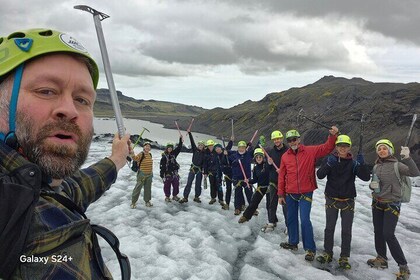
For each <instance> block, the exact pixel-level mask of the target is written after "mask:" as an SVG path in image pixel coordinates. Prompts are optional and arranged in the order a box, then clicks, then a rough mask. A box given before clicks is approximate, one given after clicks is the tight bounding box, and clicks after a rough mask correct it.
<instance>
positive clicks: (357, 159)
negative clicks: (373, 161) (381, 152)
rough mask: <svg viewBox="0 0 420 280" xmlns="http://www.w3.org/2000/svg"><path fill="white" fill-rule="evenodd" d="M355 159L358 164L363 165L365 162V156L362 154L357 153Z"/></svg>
mask: <svg viewBox="0 0 420 280" xmlns="http://www.w3.org/2000/svg"><path fill="white" fill-rule="evenodd" d="M356 161H357V162H358V163H359V164H360V165H363V164H365V157H364V156H363V155H362V154H358V155H357V158H356Z"/></svg>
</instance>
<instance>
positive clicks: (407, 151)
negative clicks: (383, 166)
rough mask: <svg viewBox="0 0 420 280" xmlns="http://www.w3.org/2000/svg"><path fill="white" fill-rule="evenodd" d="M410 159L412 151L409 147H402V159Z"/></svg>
mask: <svg viewBox="0 0 420 280" xmlns="http://www.w3.org/2000/svg"><path fill="white" fill-rule="evenodd" d="M409 157H410V149H409V148H408V147H403V146H401V159H407V158H409Z"/></svg>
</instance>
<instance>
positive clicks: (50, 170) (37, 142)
mask: <svg viewBox="0 0 420 280" xmlns="http://www.w3.org/2000/svg"><path fill="white" fill-rule="evenodd" d="M16 123H17V125H16V136H17V138H18V142H19V144H20V147H21V148H22V150H23V154H24V155H25V156H26V157H27V158H28V159H29V161H31V162H33V163H35V164H36V165H38V166H39V168H40V169H41V171H42V172H43V173H44V174H45V175H47V176H49V177H50V178H52V179H63V178H65V177H69V176H71V175H73V174H74V173H75V172H76V171H77V170H78V169H79V168H80V167H81V166H82V164H83V163H84V162H85V160H86V158H87V155H88V153H89V148H90V143H91V141H92V136H93V129H91V130H90V131H88V132H87V133H85V134H83V133H82V132H81V130H80V128H79V127H78V126H77V125H76V124H74V123H71V122H68V121H65V120H63V121H57V122H54V123H48V124H46V125H44V126H43V127H41V128H40V130H39V131H37V132H35V131H34V130H33V128H32V126H31V119H30V118H29V117H25V116H22V115H21V114H19V113H18V114H17V121H16ZM57 128H59V129H60V130H64V131H68V132H72V133H74V134H76V135H78V137H79V139H78V141H77V148H76V149H74V148H73V147H68V146H58V145H55V144H49V143H46V142H45V140H46V138H47V136H49V135H50V134H51V132H53V131H54V130H57Z"/></svg>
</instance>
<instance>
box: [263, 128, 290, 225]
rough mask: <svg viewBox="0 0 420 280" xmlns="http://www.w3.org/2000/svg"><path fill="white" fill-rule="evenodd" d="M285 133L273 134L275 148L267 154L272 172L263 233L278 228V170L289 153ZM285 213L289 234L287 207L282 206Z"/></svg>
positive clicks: (285, 222) (275, 132)
mask: <svg viewBox="0 0 420 280" xmlns="http://www.w3.org/2000/svg"><path fill="white" fill-rule="evenodd" d="M283 139H284V137H283V133H281V131H280V130H274V131H273V132H272V133H271V141H272V142H273V146H272V148H271V149H267V153H268V155H269V158H267V163H268V164H269V165H268V169H269V172H270V183H269V187H268V190H267V193H266V201H267V215H268V223H267V224H265V225H264V226H263V227H262V228H261V231H262V232H271V231H273V230H274V228H275V227H276V226H277V222H278V219H277V206H278V199H279V196H278V194H277V185H278V178H279V173H278V171H279V170H277V168H279V166H280V161H281V157H282V156H283V154H284V153H285V152H286V151H287V147H286V145H285V144H284V143H283ZM282 211H283V218H284V224H285V229H284V232H287V207H286V205H282Z"/></svg>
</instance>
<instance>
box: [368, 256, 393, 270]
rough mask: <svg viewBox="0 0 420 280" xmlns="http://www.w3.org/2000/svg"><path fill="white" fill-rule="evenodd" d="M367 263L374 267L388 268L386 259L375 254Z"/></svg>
mask: <svg viewBox="0 0 420 280" xmlns="http://www.w3.org/2000/svg"><path fill="white" fill-rule="evenodd" d="M367 264H368V265H369V266H370V267H374V268H388V261H387V260H385V259H384V258H382V257H380V256H377V257H376V258H374V259H369V260H368V261H367Z"/></svg>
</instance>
